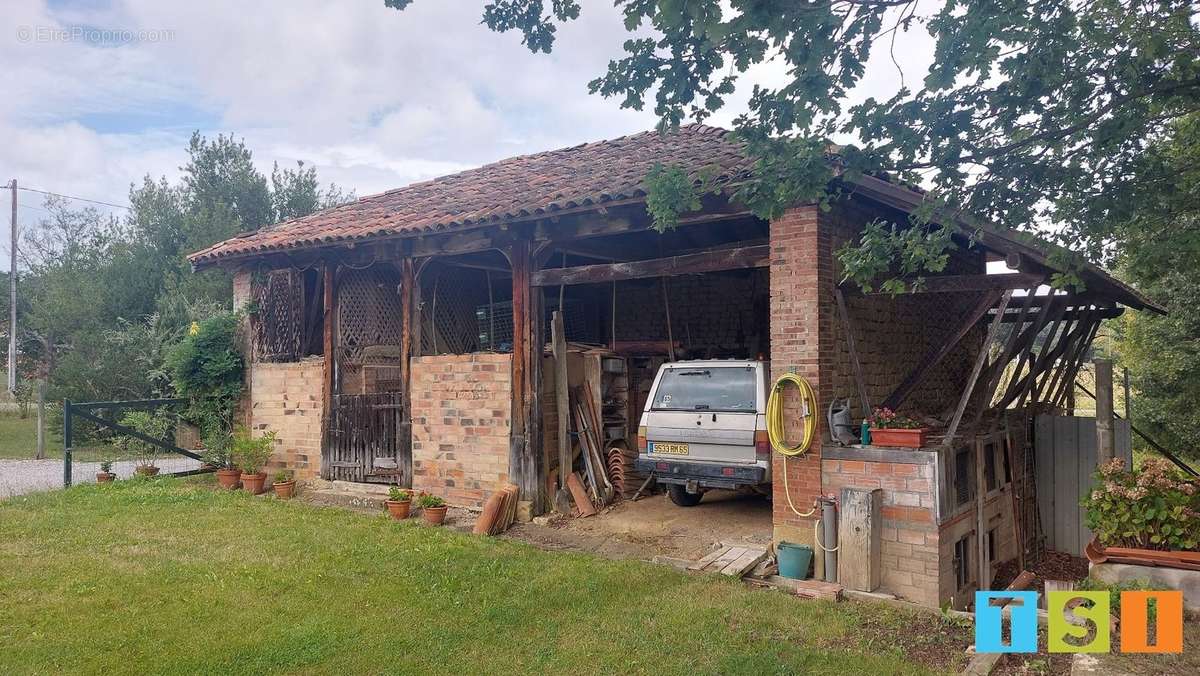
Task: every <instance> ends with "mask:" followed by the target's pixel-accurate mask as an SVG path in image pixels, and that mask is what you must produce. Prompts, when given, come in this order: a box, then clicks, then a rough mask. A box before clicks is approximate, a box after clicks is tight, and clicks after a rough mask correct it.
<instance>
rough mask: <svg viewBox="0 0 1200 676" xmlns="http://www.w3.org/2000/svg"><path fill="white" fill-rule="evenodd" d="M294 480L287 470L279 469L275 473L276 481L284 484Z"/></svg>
mask: <svg viewBox="0 0 1200 676" xmlns="http://www.w3.org/2000/svg"><path fill="white" fill-rule="evenodd" d="M291 480H292V475H291V474H288V473H287V470H283V469H281V470H279V471H278V472H276V473H275V483H277V484H284V483H287V482H289V481H291Z"/></svg>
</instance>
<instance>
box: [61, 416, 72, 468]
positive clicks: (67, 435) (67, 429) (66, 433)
mask: <svg viewBox="0 0 1200 676" xmlns="http://www.w3.org/2000/svg"><path fill="white" fill-rule="evenodd" d="M71 432H72V429H71V401H70V400H69V399H68V400H65V401H63V488H70V487H71V445H72V444H71V441H72V439H71V436H72V435H71Z"/></svg>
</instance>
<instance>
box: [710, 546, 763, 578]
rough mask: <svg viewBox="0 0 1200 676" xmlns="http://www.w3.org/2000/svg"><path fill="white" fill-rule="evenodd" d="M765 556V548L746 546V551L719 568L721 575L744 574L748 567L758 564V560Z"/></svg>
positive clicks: (735, 575) (736, 575) (737, 575)
mask: <svg viewBox="0 0 1200 676" xmlns="http://www.w3.org/2000/svg"><path fill="white" fill-rule="evenodd" d="M765 558H767V550H766V549H754V548H747V549H746V551H745V552H744V553H743V554H742V555H741V556H739V557H738V558H737V559H735V560H734V561H733V563H730V564H729V565H727V566H725V567H724V568H722V569H721V574H722V575H728V576H730V577H737V578H740V577H742V576H743V575H745V574H746V573H747V572H749V571H750V569H752V568H754V567H755V566H757V565H758V562H759V561H762V560H763V559H765Z"/></svg>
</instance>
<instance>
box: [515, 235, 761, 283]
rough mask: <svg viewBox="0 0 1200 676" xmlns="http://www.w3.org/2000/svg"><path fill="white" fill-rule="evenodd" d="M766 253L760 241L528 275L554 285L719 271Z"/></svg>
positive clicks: (749, 263) (755, 261)
mask: <svg viewBox="0 0 1200 676" xmlns="http://www.w3.org/2000/svg"><path fill="white" fill-rule="evenodd" d="M770 254H771V247H770V246H768V245H765V244H764V245H760V246H748V247H734V248H729V249H717V250H714V251H706V252H703V253H696V254H686V255H683V256H669V257H667V258H653V259H650V260H644V261H630V262H626V263H608V264H602V265H580V266H576V267H571V268H547V269H545V270H538V271H536V272H534V273H533V274H532V275H530V284H531V285H532V286H558V285H560V284H561V285H567V286H569V285H573V284H596V283H600V282H619V281H623V280H627V279H644V278H647V277H664V276H674V275H683V274H695V273H701V272H718V271H721V270H738V269H744V268H763V267H767V265H769V264H770Z"/></svg>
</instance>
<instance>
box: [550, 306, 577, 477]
mask: <svg viewBox="0 0 1200 676" xmlns="http://www.w3.org/2000/svg"><path fill="white" fill-rule="evenodd" d="M550 336H551V338H550V339H551V342H552V344H553V350H554V405H555V411H557V414H558V431H557V432H558V476H559V484H560V485H559V488H560V489H566V487H567V475H569V474H570V473H571V461H572V454H571V434H570V421H571V407H570V403H569V399H570V394H569V393H568V392H567V390H568V388H569V387H570V384H569V382H568V379H567V337H566V329H565V327H564V326H563V317H562V312H561V311H559V310H555V311H554V317H553V319H552V320H551V324H550Z"/></svg>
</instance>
